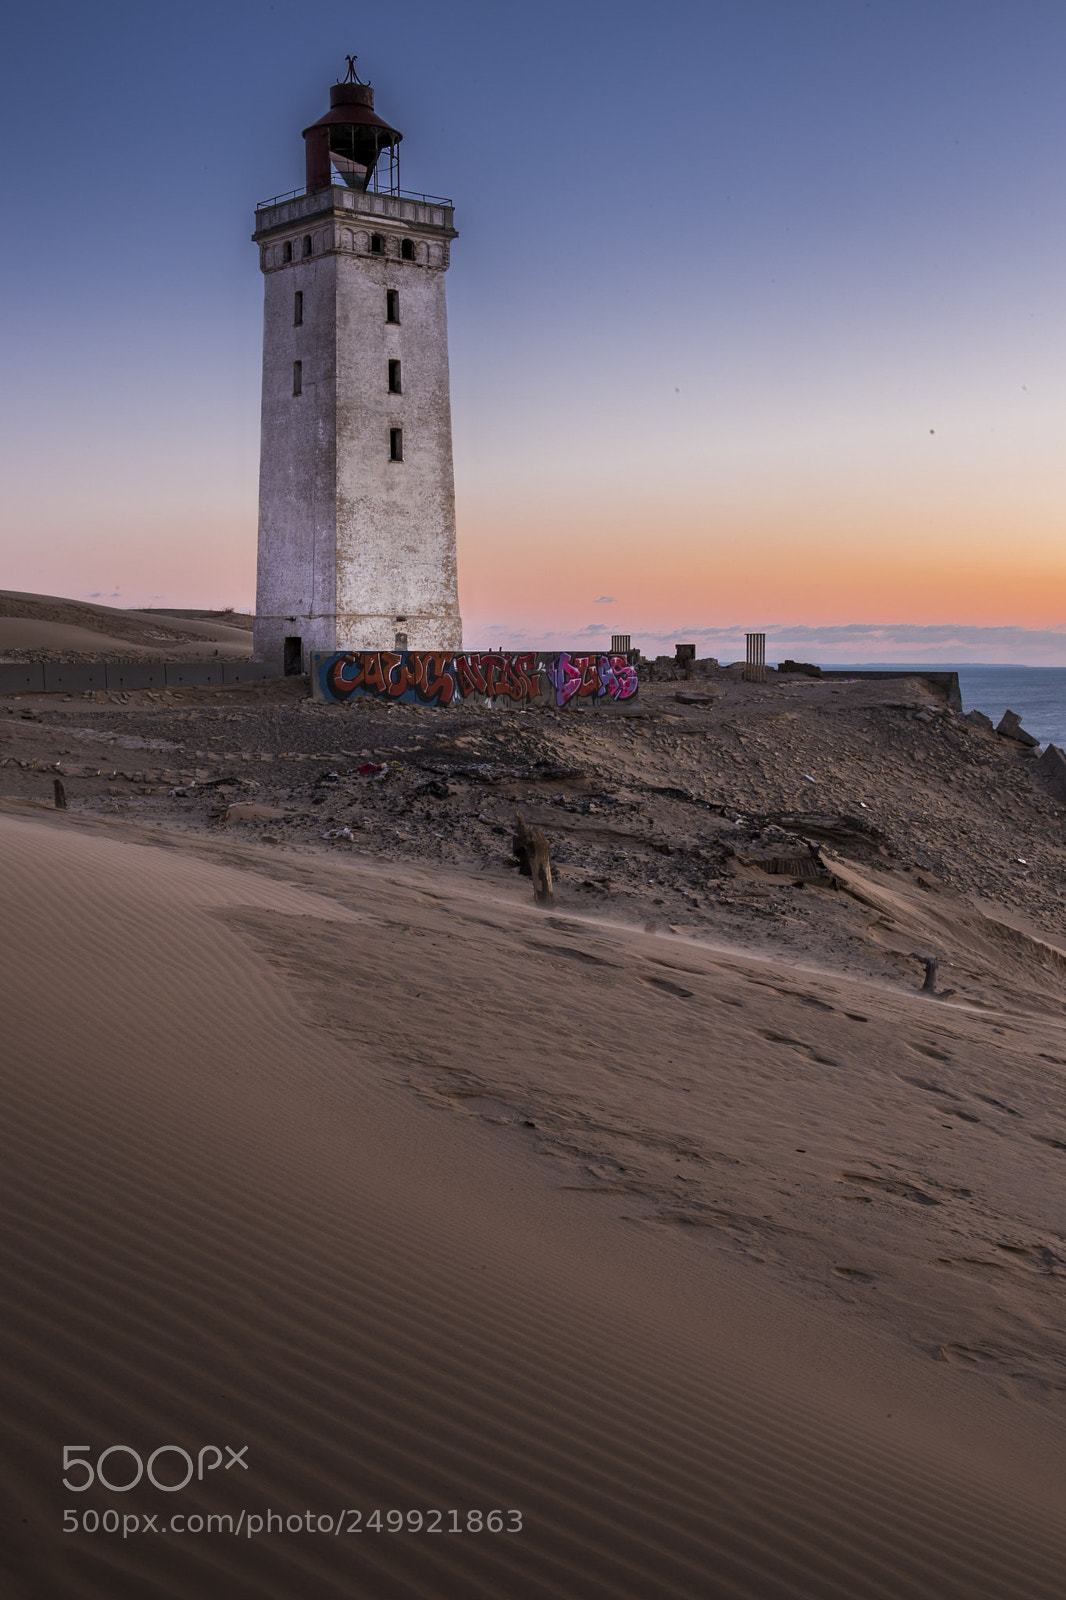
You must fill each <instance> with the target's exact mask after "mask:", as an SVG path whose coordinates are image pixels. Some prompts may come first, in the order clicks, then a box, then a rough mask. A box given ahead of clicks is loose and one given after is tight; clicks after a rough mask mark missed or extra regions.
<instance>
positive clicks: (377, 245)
mask: <svg viewBox="0 0 1066 1600" xmlns="http://www.w3.org/2000/svg"><path fill="white" fill-rule="evenodd" d="M370 254H371V255H372V256H383V255H384V254H385V240H384V238H383V237H382V235H381V234H380V233H372V234H371V235H370Z"/></svg>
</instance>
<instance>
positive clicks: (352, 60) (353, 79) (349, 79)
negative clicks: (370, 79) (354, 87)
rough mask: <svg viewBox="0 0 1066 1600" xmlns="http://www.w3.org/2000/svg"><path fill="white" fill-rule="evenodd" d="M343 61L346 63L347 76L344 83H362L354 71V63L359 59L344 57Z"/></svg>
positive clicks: (356, 57)
mask: <svg viewBox="0 0 1066 1600" xmlns="http://www.w3.org/2000/svg"><path fill="white" fill-rule="evenodd" d="M344 59H345V61H347V63H348V76H347V77H346V78H345V79H344V80H343V81H344V82H345V83H362V81H363V80H362V78H360V76H359V74H358V73H357V72H356V70H355V63H356V62H357V61H358V60H359V57H358V56H345V58H344Z"/></svg>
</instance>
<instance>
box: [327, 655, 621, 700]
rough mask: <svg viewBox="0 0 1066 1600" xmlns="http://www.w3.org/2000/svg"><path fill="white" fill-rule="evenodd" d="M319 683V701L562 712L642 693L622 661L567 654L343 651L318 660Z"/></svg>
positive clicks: (605, 657) (606, 657) (615, 657)
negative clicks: (475, 699) (489, 704)
mask: <svg viewBox="0 0 1066 1600" xmlns="http://www.w3.org/2000/svg"><path fill="white" fill-rule="evenodd" d="M314 681H315V692H316V694H317V695H318V697H319V698H320V699H322V700H332V701H345V700H350V699H352V698H353V697H356V696H371V697H373V698H374V699H380V700H401V701H405V702H407V703H409V704H410V703H414V704H418V705H430V706H448V705H453V704H459V703H461V702H462V701H464V700H468V699H469V698H470V697H471V696H484V698H485V699H486V700H497V699H500V698H505V699H508V700H512V701H517V702H522V703H524V704H527V705H550V704H552V703H554V704H555V705H556V706H559V707H562V706H565V705H567V704H568V703H569V702H570V701H571V700H574V699H575V698H576V699H577V700H579V701H584V702H588V701H592V702H597V701H599V700H604V699H605V700H631V699H632V698H633V697H634V695H635V694H636V693H637V670H636V668H635V667H633V666H630V664H629V662H628V660H627V659H626V657H625V656H620V655H600V656H595V655H573V654H570V653H569V652H563V653H562V654H559V655H540V654H538V653H537V652H536V651H524V652H519V653H514V652H511V651H501V650H487V651H466V652H463V653H461V654H458V655H451V654H449V653H447V652H445V651H437V650H345V651H338V652H337V653H335V654H320V655H316V656H315V675H314Z"/></svg>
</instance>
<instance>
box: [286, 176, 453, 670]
mask: <svg viewBox="0 0 1066 1600" xmlns="http://www.w3.org/2000/svg"><path fill="white" fill-rule="evenodd" d="M375 234H376V235H377V236H378V237H379V238H380V240H381V241H382V242H383V245H384V248H383V250H381V251H380V252H379V251H375V250H374V249H373V248H372V242H373V239H374V235H375ZM453 237H454V229H453V227H452V213H451V208H450V207H449V206H447V205H445V204H435V203H429V202H419V201H409V200H405V199H402V198H400V197H398V196H391V195H374V194H358V193H356V192H354V191H351V190H346V189H340V188H334V189H330V190H325V191H323V192H322V193H321V194H319V195H313V196H300V197H298V198H297V199H295V200H292V201H287V202H284V203H281V204H279V205H275V206H271V207H268V208H266V209H264V210H263V211H260V212H259V213H258V214H257V229H256V234H255V238H256V240H257V241H258V242H259V244H260V262H261V266H262V269H263V272H264V274H265V279H266V293H265V315H264V328H263V410H262V459H261V469H260V520H259V573H258V590H257V599H256V626H255V636H254V650H255V656H256V659H257V660H263V661H268V662H271V663H273V664H275V665H276V666H277V667H278V669H279V670H280V668H281V665H282V656H283V647H284V640H285V639H286V638H287V637H291V636H298V637H299V638H301V640H302V641H303V664H304V667H305V669H306V667H307V665H308V664H309V661H310V657H311V655H312V653H314V652H315V651H328V650H334V649H337V648H338V647H344V646H349V647H356V648H367V649H370V648H373V649H385V648H389V647H392V646H394V645H395V644H396V643H397V635H401V636H406V642H407V643H409V644H410V645H411V646H413V647H419V648H423V649H438V650H439V649H444V650H455V649H457V648H458V647H459V646H460V644H461V642H462V627H461V623H460V619H459V604H458V592H457V586H456V571H455V491H454V484H453V474H452V443H451V404H450V396H449V381H448V329H447V313H446V307H445V293H444V273H445V271H446V269H447V266H448V260H449V244H450V241H451V239H452V238H453ZM308 238H309V239H310V240H311V255H310V256H309V257H307V256H305V255H304V248H305V244H304V241H305V240H306V239H308ZM405 242H406V244H407V246H408V248H409V251H410V253H411V256H412V259H404V257H403V248H404V245H405ZM287 247H288V253H290V254H291V260H286V254H287ZM389 290H392V291H395V292H396V293H397V295H398V297H399V319H398V321H395V322H390V321H389V320H388V317H387V300H386V296H387V293H388V291H389ZM297 291H300V292H301V293H302V295H303V305H302V322H301V324H300V325H299V326H296V325H294V314H293V313H294V300H295V295H296V293H297ZM295 361H300V362H301V364H302V366H301V384H302V393H301V394H300V395H294V394H293V363H294V362H295ZM390 361H398V362H399V363H400V368H399V371H400V390H401V392H399V393H392V392H390V387H389V362H390ZM393 428H399V429H402V434H403V459H402V460H400V461H396V460H393V459H391V451H390V430H391V429H393ZM401 642H402V641H401Z"/></svg>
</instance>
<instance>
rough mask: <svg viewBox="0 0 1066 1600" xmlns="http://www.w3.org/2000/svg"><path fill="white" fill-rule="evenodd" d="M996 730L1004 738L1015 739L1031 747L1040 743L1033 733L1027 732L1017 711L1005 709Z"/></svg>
mask: <svg viewBox="0 0 1066 1600" xmlns="http://www.w3.org/2000/svg"><path fill="white" fill-rule="evenodd" d="M996 732H997V733H998V734H999V735H1000V736H1001V737H1002V738H1004V739H1014V740H1015V741H1016V742H1017V743H1018V744H1025V745H1028V746H1029V748H1030V749H1032V748H1033V747H1034V746H1035V745H1039V743H1040V740H1039V739H1035V738H1034V737H1033V735H1032V734H1031V733H1026V731H1025V729H1024V728H1023V727H1022V719H1021V717H1020V716H1019V715H1018V713H1017V712H1016V711H1004V713H1003V715H1002V716H1001V717H1000V719H999V721H998V723H997V724H996Z"/></svg>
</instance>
